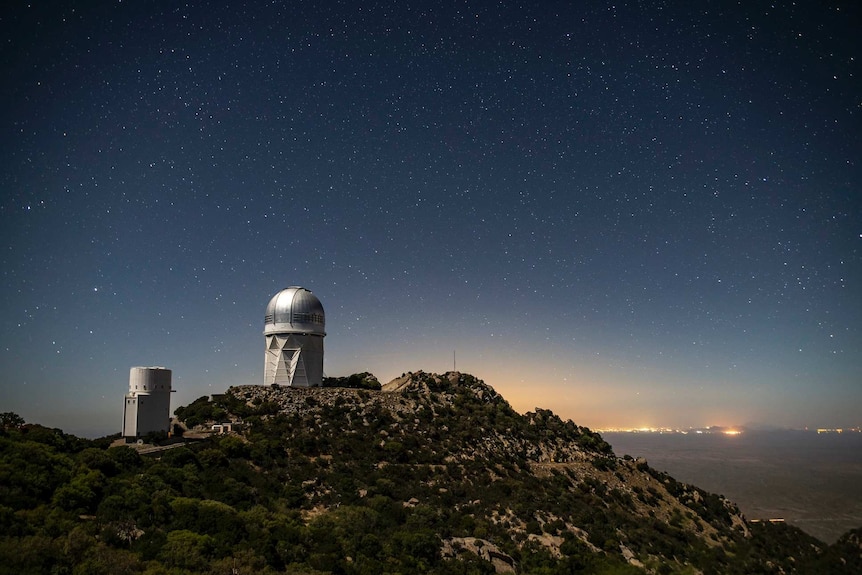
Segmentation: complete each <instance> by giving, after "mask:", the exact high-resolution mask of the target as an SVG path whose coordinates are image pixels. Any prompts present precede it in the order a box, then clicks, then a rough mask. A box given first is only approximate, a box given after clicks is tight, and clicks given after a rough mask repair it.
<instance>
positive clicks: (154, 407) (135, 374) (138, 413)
mask: <svg viewBox="0 0 862 575" xmlns="http://www.w3.org/2000/svg"><path fill="white" fill-rule="evenodd" d="M171 391H173V390H172V389H171V370H169V369H165V368H164V367H133V368H132V369H131V370H130V372H129V393H127V394H126V406H125V411H123V437H125V438H127V439H137V438H138V437H141V436H143V435H146V434H148V433H152V432H155V431H165V432H168V431H170V429H171Z"/></svg>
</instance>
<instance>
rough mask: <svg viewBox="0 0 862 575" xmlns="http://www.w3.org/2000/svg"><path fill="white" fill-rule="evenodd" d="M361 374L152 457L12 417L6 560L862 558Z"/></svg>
mask: <svg viewBox="0 0 862 575" xmlns="http://www.w3.org/2000/svg"><path fill="white" fill-rule="evenodd" d="M361 375H362V377H361V378H357V380H356V381H357V384H356V386H355V387H354V388H338V387H327V388H317V389H296V388H276V387H262V386H242V387H232V388H230V389H229V390H227V392H226V393H225V394H223V395H219V396H214V397H213V399H212V400H210V399H209V398H201V399H200V400H198V401H196V402H194V403H193V404H191V405H189V406H186V407H184V408H180V409H178V410H177V414H178V417H179V418H180V419H182V420H184V421H185V423H186V424H188V425H193V424H202V423H207V422H208V421H210V420H215V421H226V420H230V419H233V420H242V421H243V429H242V431H241V432H239V433H233V434H228V435H223V436H214V437H212V438H210V439H207V440H204V441H200V442H196V443H188V444H186V445H184V446H181V447H177V448H174V449H170V450H168V451H164V452H161V453H159V454H155V455H153V456H148V457H141V456H140V455H139V454H138V453H136V452H135V451H134V450H132V449H130V448H128V447H112V448H110V449H105V448H104V447H103V446H92V445H90V446H82V445H81V444H76V443H75V441H73V440H71V439H69V436H63V435H62V434H59V435H58V434H57V433H54V435H52V436H50V437H49V435H50V434H47V435H46V433H45V432H43V431H40V430H33V431H29V432H27V431H26V429H25V428H22V429H18V430H13V431H11V432H8V431H7V432H6V436H5V437H3V438H0V439H2V441H3V446H4V462H3V467H0V480H2V481H0V486H2V487H0V489H2V491H0V496H2V497H0V514H2V525H4V526H5V527H3V529H4V531H3V533H2V536H3V537H2V540H0V573H6V572H8V573H28V572H31V573H47V572H49V571H53V572H68V573H114V572H124V573H148V574H155V573H171V574H182V573H225V572H233V573H264V574H265V573H349V574H354V573H356V574H362V573H369V574H370V573H374V574H379V573H446V574H449V573H452V574H454V573H459V574H462V573H463V574H466V573H494V572H497V573H505V572H511V573H542V574H547V573H698V572H700V573H755V572H756V573H856V572H860V568H862V558H860V547H859V534H858V532H851V533H849V534H848V535H847V536H845V537H844V538H842V540H841V541H839V542H838V543H837V544H836V545H835V546H832V547H828V546H826V545H824V544H823V543H821V542H819V541H817V540H815V539H814V538H812V537H809V536H807V535H806V534H804V533H803V532H801V531H799V530H798V529H795V528H792V527H789V526H786V525H768V524H767V525H763V524H755V525H749V524H747V523H746V521H745V519H744V518H743V517H742V516H741V515H740V513H739V511H738V510H737V509H736V507H735V506H734V505H733V504H732V503H730V502H728V501H726V500H725V499H723V498H722V497H720V496H718V495H714V494H710V493H706V492H705V491H703V490H700V489H698V488H696V487H693V486H689V485H684V484H681V483H679V482H677V481H675V480H674V479H672V478H671V477H668V476H667V475H665V474H661V473H658V472H656V471H655V470H653V469H651V468H650V467H649V465H648V463H647V462H645V461H635V460H632V459H631V458H622V459H620V458H617V457H616V456H615V455H614V453H613V450H612V449H611V446H610V445H608V444H607V443H606V442H605V441H604V440H603V439H602V438H601V437H600V436H599V435H598V434H596V433H593V432H591V431H590V430H588V429H586V428H583V427H579V426H577V425H575V424H574V423H573V422H571V421H562V420H561V419H560V418H559V417H557V416H556V415H554V414H553V413H552V412H550V411H546V410H537V411H536V412H531V413H527V414H524V415H520V414H518V413H517V412H515V411H514V410H513V409H512V408H511V406H510V405H509V404H508V403H507V402H506V401H505V399H504V398H502V397H501V396H500V395H499V394H497V393H496V392H495V391H494V390H493V388H491V387H490V386H488V385H486V384H484V383H483V382H481V381H480V380H478V379H476V378H475V377H473V376H470V375H466V374H461V373H456V372H450V373H447V374H444V375H434V374H426V373H422V372H419V373H410V374H405V375H404V376H402V377H401V378H398V379H396V380H394V381H392V382H390V383H389V384H386V385H384V386H382V389H381V390H379V391H377V390H375V389H374V387H376V380H373V376H370V374H361ZM369 388H370V389H369ZM43 429H44V428H43ZM39 433H41V434H42V437H41V440H39V439H37V440H36V441H33V439H34V438H35V436H37V435H39ZM28 436H30V437H28ZM78 441H83V440H78ZM118 566H122V569H120V567H118Z"/></svg>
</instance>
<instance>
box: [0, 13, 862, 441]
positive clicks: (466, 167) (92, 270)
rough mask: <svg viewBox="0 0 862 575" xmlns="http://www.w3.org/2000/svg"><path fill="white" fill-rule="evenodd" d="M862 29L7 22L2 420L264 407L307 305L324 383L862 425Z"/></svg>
mask: <svg viewBox="0 0 862 575" xmlns="http://www.w3.org/2000/svg"><path fill="white" fill-rule="evenodd" d="M75 4H81V5H83V6H75ZM581 4H583V5H581ZM860 15H862V8H860V7H859V5H858V3H857V2H837V3H836V2H814V1H811V2H808V1H803V2H797V3H795V4H793V3H788V2H781V3H776V5H775V6H772V5H770V4H769V3H764V2H748V1H746V2H739V3H735V2H715V1H703V2H688V1H678V2H677V1H670V2H656V3H652V2H616V3H607V2H586V3H577V2H536V3H516V2H499V3H498V2H451V1H444V2H441V3H430V2H374V3H363V2H342V3H333V2H328V1H326V2H324V1H315V2H284V3H282V2H273V3H268V4H263V3H261V4H255V3H236V4H233V5H229V4H227V3H223V2H188V3H184V4H179V3H175V2H151V1H125V2H113V3H110V2H77V3H75V2H34V3H33V5H27V4H25V3H23V2H12V3H11V6H6V7H4V8H3V9H2V11H0V30H2V37H0V40H2V48H0V64H2V74H3V79H2V82H0V122H2V123H0V129H2V137H0V150H2V153H0V158H2V170H0V184H2V188H0V189H2V195H0V240H2V244H0V250H2V251H0V254H2V255H0V270H2V291H1V292H0V295H2V300H0V368H2V369H0V378H2V379H0V411H15V412H17V413H19V414H21V415H22V416H23V417H24V418H25V419H26V420H28V421H34V422H39V423H42V424H44V425H49V426H51V427H61V428H63V429H64V430H66V431H69V432H75V433H78V434H83V435H104V434H109V433H116V432H119V431H120V428H121V425H122V406H123V396H124V394H125V393H126V391H127V389H128V373H129V368H130V367H132V366H137V365H163V366H167V367H169V368H171V369H173V374H174V381H173V383H174V387H175V388H176V389H177V393H175V394H174V396H173V407H176V406H178V405H180V404H184V403H188V402H190V401H192V400H194V399H195V398H197V397H200V396H202V395H207V394H210V393H219V392H222V391H224V390H225V389H226V388H227V387H228V386H229V385H234V384H250V383H261V382H262V378H263V356H264V353H263V352H264V349H263V346H264V338H263V335H262V331H263V315H264V308H265V306H266V304H267V302H268V301H269V299H270V297H271V296H272V295H273V294H274V293H276V292H277V291H278V290H280V289H281V288H284V287H287V286H290V285H300V286H304V287H306V288H308V289H310V290H312V291H313V292H314V293H315V295H317V296H318V297H319V298H320V300H321V301H322V302H323V305H324V307H325V309H326V313H327V318H326V321H327V326H326V327H327V333H328V335H327V337H326V340H325V345H326V359H325V371H326V374H327V375H330V376H337V375H349V374H351V373H354V372H359V371H371V372H372V373H374V374H375V375H377V377H378V378H379V379H380V380H381V381H382V382H386V381H389V380H390V379H391V378H393V377H396V376H399V375H401V373H402V372H405V371H418V370H420V369H421V370H425V371H434V372H444V371H447V370H450V369H452V367H453V359H454V360H455V361H457V368H458V370H460V371H465V372H469V373H472V374H474V375H476V376H477V377H480V378H481V379H483V380H485V381H486V382H487V383H489V384H490V385H492V386H494V387H495V388H496V389H497V390H498V391H499V392H501V393H502V394H503V395H504V396H505V397H506V398H507V399H509V401H510V402H511V403H512V404H513V406H514V407H515V408H516V409H518V410H519V411H525V410H530V409H533V408H534V407H536V406H539V407H543V408H549V409H553V410H554V411H555V412H557V413H558V414H559V415H561V416H562V417H564V418H571V419H573V420H574V421H575V422H577V423H579V424H581V425H587V426H590V427H595V428H606V427H641V426H705V425H733V424H750V423H757V424H771V425H779V426H794V427H801V426H805V425H808V426H851V425H860V424H862V420H860V413H862V169H860V160H862V70H860V59H862V49H860V48H862V42H860V40H859V30H860V29H862V17H861V16H860ZM453 355H454V358H453Z"/></svg>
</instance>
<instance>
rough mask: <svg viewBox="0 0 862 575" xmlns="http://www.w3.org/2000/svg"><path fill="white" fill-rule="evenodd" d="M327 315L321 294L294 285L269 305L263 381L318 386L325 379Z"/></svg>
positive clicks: (265, 320) (265, 328)
mask: <svg viewBox="0 0 862 575" xmlns="http://www.w3.org/2000/svg"><path fill="white" fill-rule="evenodd" d="M325 327H326V316H325V315H324V313H323V305H322V304H321V303H320V300H319V299H317V297H316V296H315V295H314V294H313V293H311V292H310V291H308V290H307V289H305V288H301V287H298V286H291V287H289V288H285V289H283V290H281V291H280V292H278V293H277V294H275V295H274V296H273V297H272V299H271V300H269V304H268V305H267V306H266V317H265V319H264V328H263V334H264V337H265V338H266V351H265V356H264V371H263V383H264V384H265V385H272V384H274V383H277V384H279V385H289V386H295V387H315V386H319V385H321V384H322V383H323V338H324V337H325V336H326V332H325V331H324V328H325Z"/></svg>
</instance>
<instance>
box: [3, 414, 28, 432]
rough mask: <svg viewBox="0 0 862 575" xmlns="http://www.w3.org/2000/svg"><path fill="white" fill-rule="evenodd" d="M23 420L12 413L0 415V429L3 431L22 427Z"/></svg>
mask: <svg viewBox="0 0 862 575" xmlns="http://www.w3.org/2000/svg"><path fill="white" fill-rule="evenodd" d="M24 423H25V422H24V418H23V417H21V416H20V415H18V414H17V413H15V412H12V411H4V412H3V413H0V427H2V428H3V429H6V430H9V429H18V428H19V427H21V426H22V425H24Z"/></svg>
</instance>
